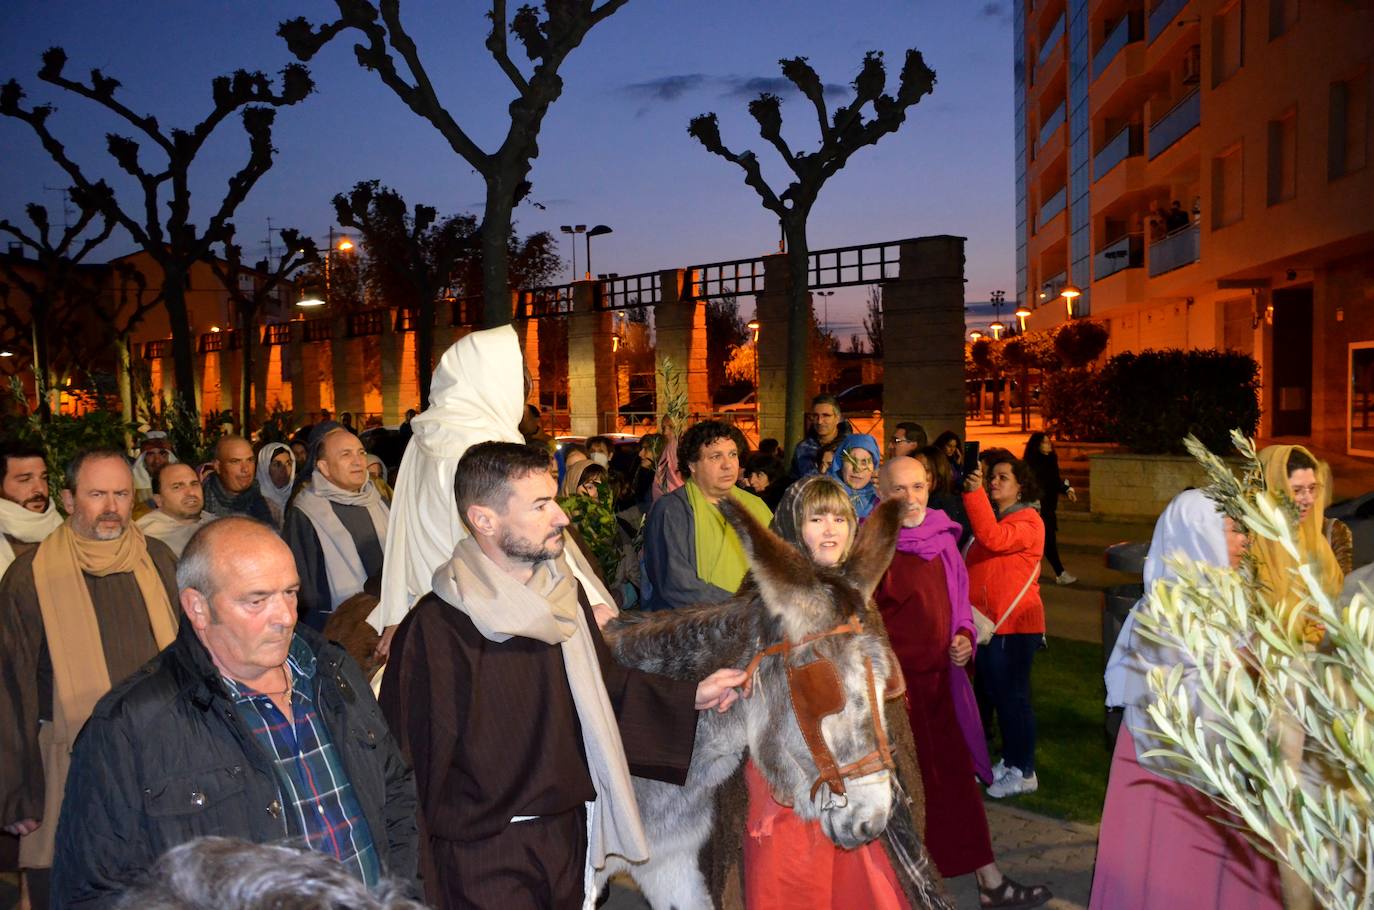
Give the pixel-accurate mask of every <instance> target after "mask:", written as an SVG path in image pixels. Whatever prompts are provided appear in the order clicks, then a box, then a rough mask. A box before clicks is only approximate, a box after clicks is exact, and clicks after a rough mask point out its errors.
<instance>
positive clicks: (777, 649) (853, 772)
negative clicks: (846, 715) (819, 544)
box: [744, 615, 906, 800]
mask: <svg viewBox="0 0 1374 910" xmlns="http://www.w3.org/2000/svg"><path fill="white" fill-rule="evenodd" d="M863 631H864V624H863V620H862V619H861V618H860V617H859V616H857V615H856V616H854V618H853V619H850V620H849V621H847V622H842V623H840V624H839V625H837V626H835V627H834V628H831V629H827V630H825V631H823V632H816V633H813V634H811V635H807V636H805V637H804V638H802V639H801V640H800V641H795V642H793V641H780V642H778V643H777V644H775V645H770V646H769V647H767V648H764V649H763V650H762V651H759V652H758V653H757V654H755V655H754V657H753V658H752V659H751V660H750V661H749V663H748V665H746V666H745V668H744V672H745V676H746V682H745V685H752V684H753V680H754V674H755V673H756V672H757V671H758V668H759V664H760V663H762V661H763V659H764V658H765V657H770V656H772V655H775V654H781V655H783V662H784V665H785V666H786V668H787V687H788V694H789V695H790V697H791V699H792V713H793V715H794V716H795V717H796V719H797V726H798V727H799V728H800V729H801V734H802V739H804V740H805V741H806V748H807V749H808V750H810V752H811V758H812V760H813V761H815V763H816V770H817V771H818V772H819V774H818V776H817V777H816V780H815V782H814V783H813V784H812V785H811V798H812V799H813V800H814V799H815V798H816V793H817V792H818V791H819V790H820V788H821V785H822V784H824V785H826V786H828V787H829V788H830V792H831V793H832V794H834V795H836V796H843V795H844V794H845V785H844V782H845V780H846V779H849V778H858V777H865V776H867V775H869V774H876V773H877V772H879V771H883V770H888V771H891V770H894V768H895V767H896V766H895V763H894V762H893V760H892V749H891V747H890V745H889V743H888V739H887V733H886V732H885V731H884V730H883V724H882V718H881V711H882V702H881V701H880V700H879V699H878V687H877V682H876V681H875V678H874V673H873V660H872V658H868V657H865V658H864V671H865V673H866V675H867V677H868V698H869V705H870V706H871V708H872V711H871V716H870V720H871V721H872V723H873V739H874V743H875V748H874V749H873V751H871V752H869V753H868V754H867V755H864V756H863V757H861V758H859V759H858V760H857V761H853V762H850V763H849V764H847V765H840V764H839V763H838V762H837V761H836V760H835V755H834V753H833V752H831V751H830V747H829V746H828V745H826V742H825V737H824V736H822V734H821V720H822V719H824V718H826V717H828V716H830V715H831V714H838V713H839V712H840V711H842V710H844V705H845V697H844V687H843V685H842V684H841V682H840V674H839V671H837V670H836V669H835V664H834V662H833V661H831V660H830V659H829V658H826V657H821V658H817V659H816V660H813V661H810V662H808V663H804V664H799V665H795V666H794V665H792V664H790V663H788V662H787V659H788V658H789V657H790V656H791V654H792V652H793V651H794V650H795V649H797V648H800V647H802V646H803V645H808V644H811V643H812V642H816V641H819V640H820V639H822V638H830V637H832V636H835V635H860V634H862V633H863ZM894 667H895V661H894ZM888 683H889V685H888V686H887V687H886V691H884V696H885V697H886V698H887V699H892V698H900V697H901V695H902V694H903V692H904V691H905V689H906V686H905V683H904V681H903V680H902V679H901V674H900V673H898V672H894V673H893V674H892V676H891V678H890V679H889V680H888Z"/></svg>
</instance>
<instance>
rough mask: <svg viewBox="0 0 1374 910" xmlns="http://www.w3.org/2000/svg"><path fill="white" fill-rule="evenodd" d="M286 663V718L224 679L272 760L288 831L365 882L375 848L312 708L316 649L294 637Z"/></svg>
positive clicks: (371, 875) (373, 866) (375, 868)
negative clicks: (288, 689)
mask: <svg viewBox="0 0 1374 910" xmlns="http://www.w3.org/2000/svg"><path fill="white" fill-rule="evenodd" d="M286 664H287V667H288V668H289V669H290V672H291V713H292V720H291V721H288V720H287V719H286V716H285V715H284V714H282V712H281V711H280V710H278V708H277V706H276V705H274V704H273V703H272V699H271V698H269V697H268V696H266V695H264V694H263V693H261V692H257V691H255V690H253V689H251V688H249V687H248V686H245V685H244V684H242V683H240V682H237V681H235V680H232V679H229V678H228V677H225V678H224V682H225V685H227V686H228V687H229V693H230V695H231V696H232V697H233V699H234V709H235V710H236V711H238V714H239V718H240V719H241V720H242V721H243V722H244V724H246V725H247V726H248V729H249V730H251V731H253V737H254V738H255V739H256V740H257V741H258V744H259V745H261V746H262V747H263V749H264V750H265V751H266V752H267V754H268V755H269V756H271V757H272V759H273V765H274V767H275V770H276V776H277V791H278V795H279V797H280V800H281V805H282V809H283V810H284V812H285V814H286V820H287V828H288V830H289V831H290V833H291V834H292V835H293V836H295V837H302V838H304V839H305V841H306V843H307V845H308V846H309V847H310V849H312V850H316V851H318V852H320V853H328V854H330V855H331V856H334V857H335V858H337V859H338V860H339V861H340V862H341V863H343V864H344V868H346V869H348V871H349V872H350V873H351V874H352V875H354V876H356V877H357V878H359V879H361V880H362V882H363V883H364V884H366V885H367V886H369V887H371V886H373V885H376V884H377V883H378V882H380V881H381V878H382V872H381V863H380V861H379V859H378V858H377V849H376V846H375V845H374V844H373V842H372V833H371V831H370V830H369V829H368V826H367V819H366V818H364V817H363V809H362V805H361V804H360V803H359V802H358V798H357V796H356V795H354V793H353V785H352V784H351V783H350V782H349V780H348V774H347V772H345V770H344V766H343V761H342V759H341V758H340V756H339V752H338V750H337V749H336V748H335V747H334V743H333V741H332V740H331V739H330V737H329V730H328V729H327V728H326V727H325V725H324V722H323V721H322V720H321V719H320V717H319V714H318V713H317V712H316V710H315V701H314V695H313V693H314V688H315V654H314V652H313V651H311V649H310V646H309V645H307V644H306V643H305V642H304V641H303V640H302V639H301V638H300V637H299V636H295V637H293V638H292V640H291V647H290V649H289V651H288V652H287V658H286Z"/></svg>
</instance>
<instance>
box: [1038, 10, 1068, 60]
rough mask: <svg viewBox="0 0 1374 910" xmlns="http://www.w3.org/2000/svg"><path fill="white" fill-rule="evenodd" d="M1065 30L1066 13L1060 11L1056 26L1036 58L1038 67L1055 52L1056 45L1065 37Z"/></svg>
mask: <svg viewBox="0 0 1374 910" xmlns="http://www.w3.org/2000/svg"><path fill="white" fill-rule="evenodd" d="M1064 31H1065V28H1064V14H1063V13H1060V14H1059V18H1058V19H1056V20H1055V23H1054V26H1053V27H1052V28H1051V29H1050V31H1049V34H1047V35H1046V36H1045V43H1044V44H1042V45H1041V46H1040V56H1038V57H1036V58H1035V68H1036V69H1039V68H1040V67H1042V66H1044V65H1045V61H1046V60H1048V59H1050V56H1051V55H1053V54H1054V49H1055V47H1056V46H1058V44H1059V42H1060V41H1061V40H1063V38H1064Z"/></svg>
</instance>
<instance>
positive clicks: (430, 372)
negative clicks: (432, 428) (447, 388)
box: [415, 294, 436, 411]
mask: <svg viewBox="0 0 1374 910" xmlns="http://www.w3.org/2000/svg"><path fill="white" fill-rule="evenodd" d="M435 309H436V308H435V305H434V297H433V295H430V294H424V295H422V296H421V297H420V306H419V309H418V310H417V311H416V313H415V374H416V379H417V380H418V382H417V384H418V385H419V387H420V410H422V411H423V410H425V409H427V408H428V407H429V387H430V384H431V383H432V382H433V381H434V313H435Z"/></svg>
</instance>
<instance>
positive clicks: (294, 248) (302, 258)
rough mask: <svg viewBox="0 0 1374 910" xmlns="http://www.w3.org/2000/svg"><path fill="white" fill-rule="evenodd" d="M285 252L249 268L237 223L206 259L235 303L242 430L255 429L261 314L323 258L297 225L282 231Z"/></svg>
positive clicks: (228, 228) (228, 230) (227, 231)
mask: <svg viewBox="0 0 1374 910" xmlns="http://www.w3.org/2000/svg"><path fill="white" fill-rule="evenodd" d="M280 233H281V242H282V245H283V246H285V248H286V252H285V253H284V254H283V255H282V257H281V258H280V259H279V260H277V265H276V267H275V268H274V267H273V266H272V263H271V262H269V261H267V260H265V259H264V260H261V261H259V262H258V263H256V264H255V265H253V266H251V267H249V266H245V265H244V264H243V248H242V247H240V246H239V245H238V244H237V243H235V242H234V225H233V224H229V223H226V224H225V226H224V240H223V246H222V248H221V253H222V255H221V256H214V255H211V256H208V257H206V262H207V263H208V264H209V266H210V270H211V271H212V272H214V273H215V277H216V278H218V279H219V282H220V284H222V285H224V289H225V290H226V291H227V292H228V294H229V300H230V302H231V303H233V305H234V330H235V331H236V332H237V333H238V337H239V372H240V379H239V426H240V427H241V428H242V432H244V433H247V432H249V431H250V430H252V429H253V423H254V417H255V413H256V411H255V409H254V407H253V376H254V360H255V355H256V353H257V348H258V316H259V314H261V313H262V311H263V307H264V306H265V305H266V304H267V302H268V301H269V300H274V299H277V298H278V296H279V294H280V292H281V289H282V287H283V286H284V285H287V284H288V283H289V282H290V281H291V276H292V275H294V274H295V273H296V272H297V271H298V270H299V269H300V268H302V267H303V266H306V265H313V264H314V263H316V262H319V260H320V251H319V250H318V249H317V248H316V246H315V241H314V240H313V239H311V238H310V237H304V236H302V235H301V232H300V231H298V230H296V229H295V228H283V229H282V230H281V232H280Z"/></svg>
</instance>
